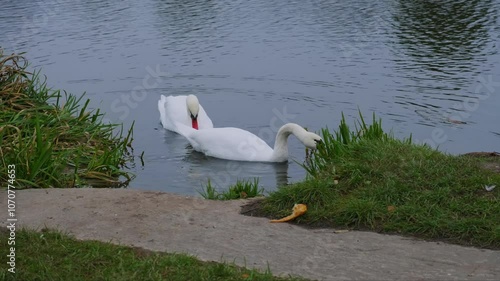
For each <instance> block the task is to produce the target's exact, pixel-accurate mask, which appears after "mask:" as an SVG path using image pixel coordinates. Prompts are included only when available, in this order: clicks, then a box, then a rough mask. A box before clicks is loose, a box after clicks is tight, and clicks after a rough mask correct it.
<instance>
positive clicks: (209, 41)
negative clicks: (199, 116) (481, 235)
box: [0, 0, 500, 194]
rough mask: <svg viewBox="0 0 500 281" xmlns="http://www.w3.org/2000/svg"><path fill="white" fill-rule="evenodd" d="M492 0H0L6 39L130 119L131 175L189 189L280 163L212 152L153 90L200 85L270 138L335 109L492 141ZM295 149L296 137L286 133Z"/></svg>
mask: <svg viewBox="0 0 500 281" xmlns="http://www.w3.org/2000/svg"><path fill="white" fill-rule="evenodd" d="M499 8H500V1H499V0H492V1H486V0H485V1H470V0H468V1H465V0H461V1H460V0H458V1H454V0H453V1H452V0H449V1H446V0H443V1H272V0H266V1H264V0H250V1H239V0H236V1H228V0H226V1H222V0H221V1H216V0H214V1H207V0H199V1H193V0H190V1H164V0H162V1H160V0H142V1H132V0H125V1H116V0H115V1H111V0H109V1H105V0H104V1H102V0H99V1H97V0H87V1H70V0H44V1H14V0H5V1H2V3H1V6H0V11H1V12H0V31H1V32H0V44H1V46H2V47H3V48H5V49H6V52H7V53H10V52H13V51H26V52H27V54H26V57H27V58H28V59H29V60H30V61H31V62H32V64H33V66H34V67H40V68H41V69H42V71H43V74H45V75H47V77H48V79H49V84H50V85H51V86H54V87H56V88H61V89H65V90H67V91H69V92H71V93H75V94H81V93H83V92H87V97H89V98H91V100H92V106H93V107H94V108H96V107H100V108H101V109H102V110H103V111H105V112H106V114H107V115H106V116H107V118H108V119H109V120H111V121H114V122H124V123H125V124H126V125H130V124H131V123H132V121H134V120H135V122H136V123H135V143H134V147H135V152H136V153H137V154H140V152H142V151H144V160H145V166H144V167H142V166H140V165H139V163H140V161H138V160H137V161H136V166H135V167H133V168H132V170H133V172H135V173H136V174H137V178H136V179H135V180H134V181H133V182H132V183H131V185H130V187H131V188H138V189H148V190H162V191H170V192H177V193H183V194H196V189H199V188H200V187H201V185H202V184H203V183H206V181H207V179H208V178H211V179H212V182H214V183H216V184H218V185H219V186H221V187H226V186H227V185H228V184H230V183H233V182H234V181H235V180H236V179H237V178H249V177H254V176H259V177H261V183H262V184H263V185H264V186H265V187H266V189H268V190H272V189H274V188H275V186H276V185H277V184H283V183H286V182H293V181H297V180H300V179H302V178H303V177H304V175H305V174H304V172H303V170H302V169H301V168H300V167H299V166H298V165H297V164H296V163H295V162H293V161H291V162H290V163H288V164H264V163H240V162H230V161H224V160H218V159H209V158H206V157H204V156H202V155H200V154H198V153H195V152H192V151H191V150H189V149H187V148H186V145H187V142H186V141H185V140H184V139H183V138H182V137H180V136H179V135H175V134H173V133H169V132H165V131H164V130H163V129H162V128H161V126H160V124H159V122H158V118H159V113H158V111H157V101H158V99H159V96H160V95H161V94H164V95H171V94H172V95H177V94H183V95H184V94H190V93H191V94H196V95H197V96H198V97H199V99H200V102H201V103H202V105H203V106H204V108H205V109H206V111H207V112H208V114H209V116H210V117H211V118H212V121H213V122H214V125H215V126H216V127H223V126H234V127H240V128H243V129H246V130H249V131H251V132H254V133H256V134H259V135H260V136H261V137H262V138H263V139H264V140H266V141H267V142H268V143H269V144H271V145H273V143H274V134H275V131H276V128H277V127H278V126H280V125H282V124H283V123H284V122H295V123H299V124H301V125H302V126H305V127H308V128H309V129H310V130H319V129H320V128H322V127H325V126H328V127H329V128H336V126H337V125H338V122H339V120H340V117H341V115H340V114H341V111H343V112H344V113H345V114H346V116H347V117H348V118H349V119H351V120H352V119H353V118H354V117H356V115H357V112H358V108H359V109H360V110H361V111H362V112H364V113H365V114H368V115H371V112H375V113H376V114H377V115H378V116H379V117H381V118H382V119H383V122H384V127H385V128H386V129H391V128H392V129H393V132H394V133H395V134H396V135H397V136H401V137H403V136H408V135H409V134H413V138H414V139H416V140H418V141H426V142H427V143H429V144H431V145H433V146H438V145H439V148H440V149H441V150H443V151H447V152H450V153H454V154H457V153H463V152H470V151H492V150H496V151H498V150H500V145H499V144H500V125H499V121H500V113H499V105H500V54H499V47H500V22H499V19H498V18H499ZM289 145H290V154H291V158H292V159H295V160H297V161H299V162H301V161H303V158H304V148H303V146H302V145H301V144H300V143H299V142H298V140H297V139H295V138H293V137H291V138H290V144H289Z"/></svg>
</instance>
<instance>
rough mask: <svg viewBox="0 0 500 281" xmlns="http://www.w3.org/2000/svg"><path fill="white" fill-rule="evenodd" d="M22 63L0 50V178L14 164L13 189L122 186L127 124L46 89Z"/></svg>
mask: <svg viewBox="0 0 500 281" xmlns="http://www.w3.org/2000/svg"><path fill="white" fill-rule="evenodd" d="M27 67H28V62H27V60H26V59H25V58H24V57H23V56H22V54H21V55H16V54H13V55H5V54H4V53H3V51H2V50H1V49H0V158H1V162H0V180H1V181H2V182H7V180H8V179H9V178H8V177H7V175H8V174H10V173H8V172H7V171H8V170H11V168H12V167H15V180H16V181H15V186H16V188H28V187H33V188H45V187H79V186H88V185H90V186H95V187H97V186H106V187H109V186H123V185H125V184H127V183H128V181H130V180H131V179H132V177H133V175H132V174H131V173H129V172H127V171H125V168H126V164H127V163H128V162H129V161H131V160H132V155H131V149H132V148H131V143H132V140H133V133H132V132H133V126H132V127H131V128H130V129H129V130H127V131H124V130H123V127H122V126H121V125H117V124H104V123H103V121H102V116H103V114H102V113H101V112H100V110H99V109H97V110H95V111H89V110H87V108H88V105H89V102H90V101H89V100H83V96H80V97H76V96H74V95H72V94H68V93H66V92H61V91H60V90H52V89H50V88H49V87H48V86H47V83H46V80H45V79H42V77H41V76H40V72H34V73H30V72H28V71H27ZM12 165H14V166H12ZM3 187H4V188H5V187H6V186H3Z"/></svg>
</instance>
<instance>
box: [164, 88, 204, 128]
mask: <svg viewBox="0 0 500 281" xmlns="http://www.w3.org/2000/svg"><path fill="white" fill-rule="evenodd" d="M158 110H159V111H160V122H161V124H162V125H163V128H165V129H167V130H169V131H173V132H176V133H178V134H180V132H179V130H178V128H177V127H178V126H177V125H178V124H183V125H184V126H189V127H192V128H193V129H196V130H198V129H210V128H213V127H214V124H213V123H212V120H210V118H209V117H208V115H207V113H206V112H205V110H204V109H203V107H202V106H201V105H200V103H199V101H198V98H197V97H196V96H195V95H188V96H168V97H165V96H164V95H161V97H160V100H159V101H158Z"/></svg>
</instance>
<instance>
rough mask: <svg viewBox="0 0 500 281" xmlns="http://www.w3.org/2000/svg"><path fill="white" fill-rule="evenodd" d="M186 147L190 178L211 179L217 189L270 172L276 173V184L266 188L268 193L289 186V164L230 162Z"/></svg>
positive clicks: (186, 160) (185, 158)
mask: <svg viewBox="0 0 500 281" xmlns="http://www.w3.org/2000/svg"><path fill="white" fill-rule="evenodd" d="M185 147H186V156H185V157H184V159H183V161H185V162H188V163H190V164H191V165H190V167H189V169H188V174H189V176H190V177H194V178H205V179H206V180H208V179H210V181H211V182H212V183H213V184H214V185H215V186H216V187H219V188H227V187H229V186H230V185H232V184H234V183H236V181H237V180H238V179H251V178H254V177H257V178H260V177H261V176H263V175H269V174H270V171H272V172H274V174H275V178H276V183H275V185H274V186H265V189H266V191H271V190H275V189H276V187H279V186H283V185H287V184H288V162H281V163H273V162H247V161H228V160H224V159H218V158H214V157H210V156H206V155H205V154H203V153H201V152H198V151H196V150H194V149H193V148H192V147H191V145H189V144H187V145H186V146H185ZM200 172H201V173H203V175H201V174H200ZM260 185H262V182H260Z"/></svg>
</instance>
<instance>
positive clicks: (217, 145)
mask: <svg viewBox="0 0 500 281" xmlns="http://www.w3.org/2000/svg"><path fill="white" fill-rule="evenodd" d="M177 127H178V129H179V131H180V134H181V135H183V136H184V137H186V138H187V139H188V141H189V142H190V143H191V146H192V147H193V148H194V150H196V151H198V152H202V153H204V154H205V155H208V156H212V157H216V158H221V159H227V160H236V161H254V162H286V161H288V136H290V134H293V135H295V136H296V137H297V138H298V139H299V140H300V141H301V142H302V143H303V144H304V145H305V146H306V147H308V148H310V149H316V145H317V144H318V143H320V142H321V141H322V139H321V137H320V136H318V135H317V134H315V133H311V132H308V131H306V130H305V129H304V128H302V127H301V126H299V125H297V124H294V123H288V124H285V125H283V126H282V127H281V128H280V129H279V131H278V134H277V135H276V141H275V143H274V149H273V148H271V147H270V146H269V145H268V144H267V143H266V142H265V141H263V140H262V139H261V138H259V137H258V136H256V135H254V134H252V133H250V132H248V131H245V130H242V129H239V128H232V127H227V128H212V129H205V130H194V129H193V128H191V127H189V126H186V125H184V124H179V125H178V126H177Z"/></svg>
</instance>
